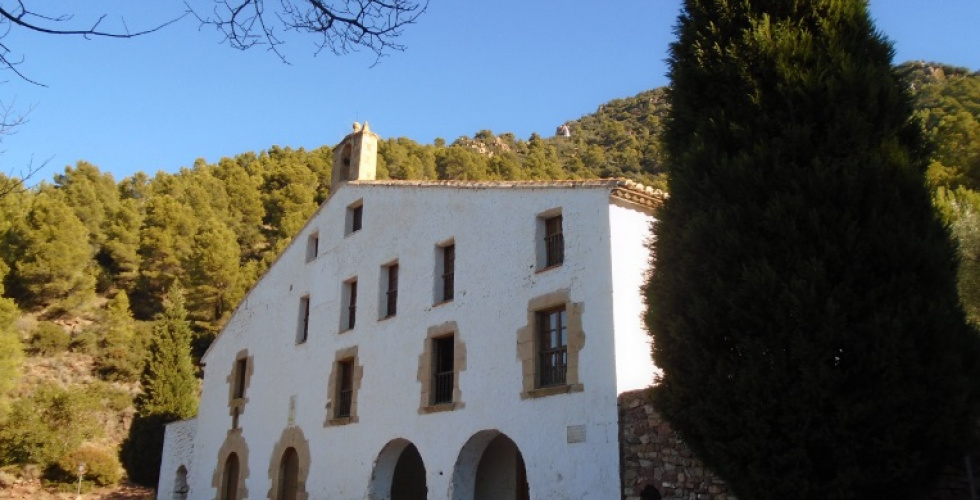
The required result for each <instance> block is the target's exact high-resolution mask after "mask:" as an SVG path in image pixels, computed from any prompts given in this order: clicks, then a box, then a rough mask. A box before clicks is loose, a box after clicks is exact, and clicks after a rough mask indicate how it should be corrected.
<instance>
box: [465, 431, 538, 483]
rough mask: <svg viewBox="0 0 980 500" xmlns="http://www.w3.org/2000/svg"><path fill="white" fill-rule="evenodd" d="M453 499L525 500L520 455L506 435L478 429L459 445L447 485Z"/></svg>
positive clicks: (523, 471)
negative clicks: (449, 482)
mask: <svg viewBox="0 0 980 500" xmlns="http://www.w3.org/2000/svg"><path fill="white" fill-rule="evenodd" d="M450 488H451V491H450V498H452V499H453V500H468V499H473V500H509V499H514V500H528V499H529V498H530V487H529V485H528V482H527V469H526V468H525V466H524V457H523V456H522V455H521V451H520V450H519V449H518V448H517V445H516V444H515V443H514V441H512V440H511V439H510V438H509V437H507V436H506V435H504V434H502V433H501V432H500V431H497V430H486V431H480V432H478V433H476V434H474V435H473V437H471V438H470V440H469V441H467V442H466V444H465V445H463V449H462V450H460V452H459V457H458V458H457V459H456V467H455V469H454V471H453V481H452V484H451V486H450Z"/></svg>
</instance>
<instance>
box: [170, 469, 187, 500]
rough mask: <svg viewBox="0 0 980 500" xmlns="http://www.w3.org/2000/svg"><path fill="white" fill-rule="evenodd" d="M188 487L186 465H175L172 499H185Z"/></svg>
mask: <svg viewBox="0 0 980 500" xmlns="http://www.w3.org/2000/svg"><path fill="white" fill-rule="evenodd" d="M189 490H190V487H189V486H188V485H187V467H184V466H183V465H181V466H180V467H177V474H175V477H174V500H186V499H187V492H188V491H189Z"/></svg>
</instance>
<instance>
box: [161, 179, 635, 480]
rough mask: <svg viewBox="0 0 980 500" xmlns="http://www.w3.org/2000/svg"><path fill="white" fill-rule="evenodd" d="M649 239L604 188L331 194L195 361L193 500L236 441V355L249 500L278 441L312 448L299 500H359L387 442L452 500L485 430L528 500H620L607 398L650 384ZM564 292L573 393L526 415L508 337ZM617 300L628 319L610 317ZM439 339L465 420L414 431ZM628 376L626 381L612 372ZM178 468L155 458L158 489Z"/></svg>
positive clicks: (423, 417)
mask: <svg viewBox="0 0 980 500" xmlns="http://www.w3.org/2000/svg"><path fill="white" fill-rule="evenodd" d="M359 200H363V207H364V208H363V217H364V218H363V229H362V230H360V231H358V232H356V233H353V234H350V235H346V236H345V234H344V232H345V231H344V220H345V214H346V210H347V207H348V205H350V204H352V203H356V202H358V201H359ZM556 208H560V209H561V213H562V215H563V228H564V238H565V261H564V264H563V265H561V266H559V267H555V268H552V269H549V270H545V271H540V270H539V269H538V266H537V264H536V251H535V248H536V245H538V244H540V243H539V242H538V241H536V237H535V235H536V232H537V224H538V223H539V221H538V220H537V217H536V215H537V214H540V213H543V212H546V211H549V210H553V209H556ZM648 224H649V216H648V215H645V214H643V213H642V212H640V211H636V210H632V209H628V208H624V207H619V206H615V205H610V189H609V188H608V187H588V188H584V187H580V188H575V187H564V188H556V187H543V186H539V187H535V188H531V187H526V188H515V187H511V188H463V187H458V186H452V185H449V186H433V185H425V186H418V187H413V186H408V185H401V186H398V185H395V186H392V185H385V184H383V183H371V182H353V183H350V184H347V185H343V186H340V187H338V189H336V191H335V192H334V193H333V195H332V197H331V198H330V199H329V200H328V201H327V202H326V203H325V204H324V205H323V206H322V207H321V209H320V211H319V212H318V213H317V214H316V215H315V216H314V217H313V219H312V220H311V222H310V223H309V224H307V226H306V227H305V228H304V229H303V230H302V232H301V233H300V234H299V235H298V236H297V237H296V238H295V239H294V241H293V244H292V245H291V246H290V247H288V248H287V249H286V250H285V252H284V253H283V255H282V256H281V257H280V259H279V260H278V261H277V262H276V263H275V264H274V265H273V266H272V268H271V269H270V270H269V272H268V273H267V274H266V275H265V276H264V277H263V278H262V279H261V280H260V282H259V283H258V284H257V285H256V287H255V288H254V289H253V290H252V291H251V292H250V293H249V294H248V296H247V297H246V298H245V300H244V301H243V302H242V304H241V305H240V306H239V308H238V309H237V310H236V312H235V314H234V315H233V317H232V318H231V320H230V321H229V323H228V325H227V326H226V327H225V329H224V330H223V332H222V333H221V335H220V336H219V338H218V339H217V340H216V341H215V343H214V345H212V347H211V349H210V351H209V352H208V354H207V355H206V356H205V359H204V362H205V363H206V369H205V377H204V385H203V396H202V401H201V404H200V410H199V415H198V418H197V423H196V425H197V429H196V438H195V441H194V446H193V461H192V462H191V463H192V464H193V467H188V469H189V470H190V474H189V480H190V485H191V490H190V494H189V496H188V498H200V499H204V498H215V497H216V496H217V492H216V490H215V488H214V486H212V479H213V477H214V474H215V471H216V470H217V469H219V468H220V467H221V464H218V463H217V462H218V454H219V449H220V448H221V446H222V443H223V442H224V441H225V438H226V436H227V435H228V431H229V429H230V428H231V417H230V416H229V407H228V399H229V398H228V394H229V374H230V373H231V372H232V368H233V366H234V363H235V356H236V354H237V353H238V352H239V351H241V350H242V349H248V354H249V356H253V359H252V361H251V362H252V363H253V373H252V374H251V378H250V381H249V385H248V389H247V393H246V397H247V398H248V402H247V403H246V405H245V407H244V412H243V413H242V415H241V416H240V418H239V425H240V427H241V429H242V436H243V437H244V440H245V441H246V443H247V445H248V456H247V462H248V463H247V464H245V465H243V470H245V469H247V474H248V477H247V479H246V480H245V484H246V487H247V491H248V498H266V495H267V493H268V492H269V488H270V477H269V476H270V473H269V470H270V464H272V463H273V461H274V460H278V457H277V458H275V459H274V458H273V457H272V453H273V448H274V446H275V445H276V441H277V440H278V439H279V436H280V435H281V433H282V432H283V430H284V429H285V428H286V427H287V426H289V425H290V424H291V423H292V424H294V425H296V426H298V427H299V428H300V429H301V430H302V432H303V434H304V435H305V437H306V439H308V441H309V447H310V469H311V470H310V473H309V477H308V479H307V482H306V491H307V492H308V493H309V498H311V499H323V498H331V499H334V498H337V499H364V498H368V489H369V484H370V482H371V478H372V472H373V468H374V463H375V461H376V460H377V459H378V455H379V453H380V452H381V451H382V449H383V448H384V447H385V445H386V444H387V443H389V442H390V441H392V440H394V439H396V438H401V439H405V440H408V441H410V442H411V443H413V444H414V445H415V446H416V447H417V448H418V450H419V453H420V454H421V456H422V460H423V462H424V464H425V468H426V484H427V487H428V498H429V499H445V498H451V496H450V494H451V492H450V489H451V484H450V483H451V482H452V478H453V473H454V465H455V464H456V461H457V458H458V457H459V454H460V451H461V449H462V448H463V447H464V445H465V444H466V443H467V441H468V440H469V439H470V438H471V437H473V436H474V435H476V434H477V433H478V432H480V431H484V430H497V431H499V432H501V433H503V434H505V435H506V436H508V437H509V438H510V439H511V440H513V442H514V443H516V445H517V447H518V448H519V450H520V452H521V453H522V456H523V459H524V462H525V464H526V470H527V480H528V484H529V488H530V497H531V498H534V499H574V498H590V499H597V498H618V497H619V496H620V493H619V491H620V480H619V456H618V453H619V451H618V436H617V431H618V427H617V407H616V396H617V393H618V392H619V390H626V389H631V388H635V387H637V386H638V384H643V385H645V384H648V383H649V381H650V379H651V376H652V365H650V360H649V343H648V342H649V341H648V339H647V337H646V335H645V334H644V333H643V332H642V329H641V328H639V316H638V312H637V309H636V308H637V307H639V305H638V304H639V295H638V289H637V288H638V284H639V283H640V282H642V274H641V272H639V271H638V269H639V268H641V267H642V265H643V264H644V263H645V262H646V261H647V258H646V254H645V253H643V255H642V259H641V260H639V261H636V260H635V259H636V257H637V256H636V255H635V254H636V253H637V252H639V249H641V248H642V245H643V241H644V240H645V239H646V234H647V230H648ZM313 233H318V234H319V252H318V253H319V256H318V257H317V258H316V259H315V260H313V261H311V262H307V258H306V252H307V248H306V247H307V240H308V237H309V235H311V234H313ZM450 240H453V241H454V242H455V245H456V266H455V267H456V275H455V276H456V277H455V298H454V300H453V301H451V302H448V303H444V304H440V305H434V302H435V298H434V296H433V295H434V294H433V288H434V283H435V279H436V277H435V274H434V270H435V267H436V258H437V250H436V246H437V245H438V244H442V243H445V242H447V241H450ZM633 240H636V241H633ZM613 249H615V250H613ZM626 249H628V250H626ZM613 251H615V253H616V255H615V256H613V255H612V253H613ZM627 251H628V253H622V252H627ZM395 260H397V261H398V264H399V268H400V272H399V296H398V313H397V315H396V316H394V317H392V318H388V319H384V320H379V317H380V300H381V299H382V294H381V290H380V289H379V285H380V283H381V273H382V266H384V265H386V264H389V263H391V262H393V261H395ZM628 261H632V262H628ZM355 276H356V277H357V280H358V303H357V306H358V309H357V325H356V327H355V328H354V329H353V330H350V331H346V332H343V333H341V331H340V330H341V328H340V325H341V311H342V309H343V308H344V307H345V306H346V304H343V303H342V300H341V290H342V287H343V285H342V284H343V282H344V281H346V280H349V279H350V278H352V277H355ZM560 290H568V293H569V297H570V302H573V303H582V304H583V314H582V326H583V331H584V334H585V344H584V348H583V349H582V350H581V352H580V355H579V356H580V358H579V373H578V374H579V380H580V381H581V383H582V384H583V385H584V390H583V391H582V392H572V393H568V394H557V395H551V396H546V397H540V398H529V399H522V397H521V392H522V365H521V361H520V359H519V358H518V351H517V331H518V330H519V329H521V328H522V327H524V326H525V325H526V324H527V311H528V303H529V301H530V300H531V299H533V298H535V297H539V296H542V295H546V294H549V293H553V292H556V291H560ZM304 295H309V298H310V328H309V338H308V341H307V342H305V343H303V344H297V342H296V332H297V324H298V321H299V313H298V311H299V302H300V298H301V297H302V296H304ZM630 296H632V299H631V300H629V301H627V300H626V299H628V298H629V297H630ZM614 298H615V299H616V301H617V304H616V305H614V303H613V299H614ZM621 299H623V301H627V302H630V304H625V305H622V306H621V305H619V302H620V301H621ZM446 322H455V323H456V325H457V327H458V329H457V331H456V335H457V336H458V338H459V339H460V341H462V342H463V343H464V344H465V351H466V361H465V369H464V370H462V371H461V372H460V375H459V379H458V380H459V388H460V390H461V401H462V403H463V405H464V406H463V407H462V408H458V409H456V410H453V411H446V412H439V413H432V414H421V413H420V412H419V406H420V392H421V390H422V383H421V382H419V380H418V379H417V374H418V371H419V357H420V355H421V354H422V351H423V347H424V342H425V339H426V334H427V330H428V328H429V327H432V326H437V325H441V324H444V323H446ZM634 329H635V330H636V331H630V332H626V330H634ZM350 346H357V348H358V365H360V366H362V367H363V379H362V380H361V384H360V389H359V391H358V394H357V409H356V414H357V417H358V421H357V422H356V423H351V424H348V425H339V426H329V427H325V426H324V422H325V420H326V419H327V418H328V411H327V409H326V406H327V403H328V401H330V400H331V399H333V397H332V395H331V394H328V392H329V391H328V388H327V384H328V379H329V377H330V374H331V370H332V368H333V363H334V359H335V353H336V351H338V350H340V349H344V348H347V347H350ZM638 346H639V347H638ZM640 354H642V356H641V355H640ZM643 359H645V363H646V364H644V363H643V362H641V361H642V360H643ZM617 360H618V361H617ZM624 362H625V363H630V364H636V365H635V366H634V367H633V368H631V369H628V370H627V369H625V368H617V365H622V364H623V363H624ZM636 367H640V368H639V369H637V368H636ZM644 372H645V373H644ZM617 377H619V379H620V380H617ZM291 401H292V404H293V410H292V412H291V410H290V408H291ZM334 404H336V403H334ZM291 413H292V414H291ZM569 426H582V427H581V428H584V430H585V440H584V442H582V443H569V442H568V441H569V439H568V430H569ZM168 439H169V434H168ZM168 446H169V441H168ZM175 463H176V462H174V461H173V460H172V459H168V458H165V462H164V467H165V469H164V470H163V471H162V476H163V477H169V478H171V484H172V478H173V474H174V473H173V471H172V470H167V469H166V468H167V467H169V468H173V467H174V464H175ZM273 469H274V467H273ZM165 482H166V479H163V478H162V479H161V489H160V495H161V496H160V497H159V498H169V497H165V496H163V495H164V494H165V488H164V483H165ZM462 498H466V496H465V494H464V495H463V496H462Z"/></svg>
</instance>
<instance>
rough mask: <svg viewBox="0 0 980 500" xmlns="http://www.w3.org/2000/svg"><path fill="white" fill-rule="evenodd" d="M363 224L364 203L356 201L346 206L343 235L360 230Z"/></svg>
mask: <svg viewBox="0 0 980 500" xmlns="http://www.w3.org/2000/svg"><path fill="white" fill-rule="evenodd" d="M363 222H364V201H363V200H357V201H356V202H354V203H352V204H350V205H348V207H347V217H346V220H345V221H344V229H345V230H344V234H345V235H348V234H352V233H356V232H358V231H360V230H361V227H362V226H363Z"/></svg>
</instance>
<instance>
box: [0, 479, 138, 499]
mask: <svg viewBox="0 0 980 500" xmlns="http://www.w3.org/2000/svg"><path fill="white" fill-rule="evenodd" d="M76 498H78V499H81V500H150V499H152V498H153V490H151V489H149V488H142V487H139V486H132V485H120V486H116V487H114V488H98V489H95V490H92V491H87V492H84V493H82V496H76V495H75V493H74V492H71V493H63V492H57V491H55V490H46V489H44V488H43V487H42V486H41V483H39V482H36V481H34V482H23V483H19V484H15V485H12V486H10V487H8V488H0V500H7V499H11V500H12V499H25V500H26V499H31V500H74V499H76Z"/></svg>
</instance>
